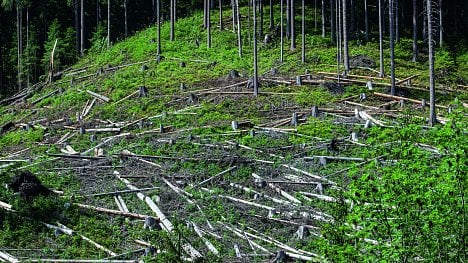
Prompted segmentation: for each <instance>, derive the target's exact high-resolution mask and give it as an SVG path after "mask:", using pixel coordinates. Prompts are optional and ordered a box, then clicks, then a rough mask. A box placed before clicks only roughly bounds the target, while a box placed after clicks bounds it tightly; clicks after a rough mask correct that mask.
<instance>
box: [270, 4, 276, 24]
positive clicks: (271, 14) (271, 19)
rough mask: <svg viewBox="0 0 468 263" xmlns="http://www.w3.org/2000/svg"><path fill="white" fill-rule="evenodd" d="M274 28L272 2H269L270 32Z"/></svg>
mask: <svg viewBox="0 0 468 263" xmlns="http://www.w3.org/2000/svg"><path fill="white" fill-rule="evenodd" d="M274 28H275V17H274V14H273V0H270V30H273V29H274Z"/></svg>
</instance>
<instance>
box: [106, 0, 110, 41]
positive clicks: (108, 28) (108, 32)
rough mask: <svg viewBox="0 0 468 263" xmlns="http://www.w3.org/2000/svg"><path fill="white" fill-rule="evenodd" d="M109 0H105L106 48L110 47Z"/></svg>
mask: <svg viewBox="0 0 468 263" xmlns="http://www.w3.org/2000/svg"><path fill="white" fill-rule="evenodd" d="M110 6H111V5H110V0H107V48H109V47H110V15H111V10H110Z"/></svg>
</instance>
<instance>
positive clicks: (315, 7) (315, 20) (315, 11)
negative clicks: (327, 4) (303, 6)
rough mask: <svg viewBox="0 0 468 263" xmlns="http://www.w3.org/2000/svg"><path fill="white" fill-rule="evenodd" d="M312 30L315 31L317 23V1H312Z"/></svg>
mask: <svg viewBox="0 0 468 263" xmlns="http://www.w3.org/2000/svg"><path fill="white" fill-rule="evenodd" d="M314 22H315V23H314V30H315V31H317V28H318V21H317V0H314Z"/></svg>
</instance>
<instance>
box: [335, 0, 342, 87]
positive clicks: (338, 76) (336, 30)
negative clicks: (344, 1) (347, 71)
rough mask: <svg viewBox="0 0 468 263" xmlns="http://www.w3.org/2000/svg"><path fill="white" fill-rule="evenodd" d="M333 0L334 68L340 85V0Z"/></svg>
mask: <svg viewBox="0 0 468 263" xmlns="http://www.w3.org/2000/svg"><path fill="white" fill-rule="evenodd" d="M334 1H335V3H334V4H335V7H336V8H335V11H336V12H335V14H334V15H335V25H336V29H335V32H336V70H337V78H338V86H340V85H341V11H340V5H341V4H340V3H341V0H334Z"/></svg>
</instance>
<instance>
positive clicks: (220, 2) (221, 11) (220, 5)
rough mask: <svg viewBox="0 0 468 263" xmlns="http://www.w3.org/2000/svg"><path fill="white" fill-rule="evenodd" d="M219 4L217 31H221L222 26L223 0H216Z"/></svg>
mask: <svg viewBox="0 0 468 263" xmlns="http://www.w3.org/2000/svg"><path fill="white" fill-rule="evenodd" d="M218 4H219V31H222V30H223V29H224V28H223V0H219V1H218Z"/></svg>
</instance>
